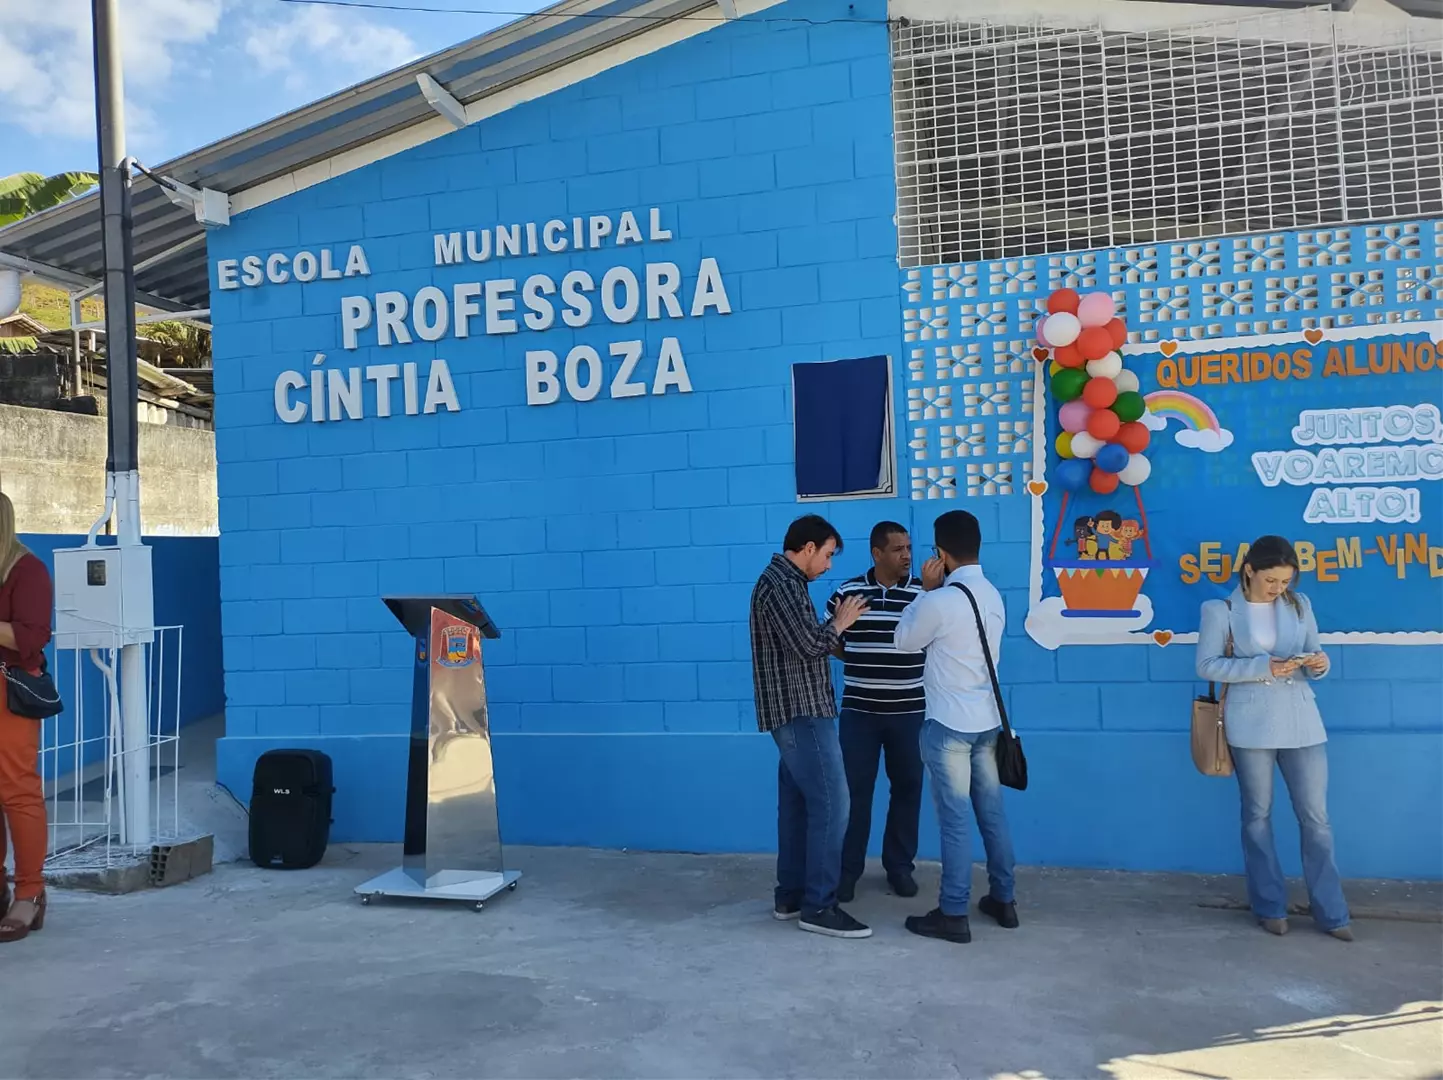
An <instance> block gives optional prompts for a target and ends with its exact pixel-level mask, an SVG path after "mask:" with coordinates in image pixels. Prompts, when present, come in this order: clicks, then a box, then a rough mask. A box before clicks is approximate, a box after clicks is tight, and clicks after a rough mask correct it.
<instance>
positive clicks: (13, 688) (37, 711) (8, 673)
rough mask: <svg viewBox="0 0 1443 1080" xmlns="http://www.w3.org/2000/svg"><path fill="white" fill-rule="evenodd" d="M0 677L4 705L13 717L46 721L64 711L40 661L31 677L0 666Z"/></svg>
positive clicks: (2, 664) (63, 706) (1, 664)
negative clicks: (38, 669)
mask: <svg viewBox="0 0 1443 1080" xmlns="http://www.w3.org/2000/svg"><path fill="white" fill-rule="evenodd" d="M0 677H3V678H4V680H5V703H6V705H7V706H9V708H10V711H11V712H13V713H14V714H15V715H16V716H23V717H25V718H26V719H27V720H48V719H49V718H50V717H52V716H58V715H59V714H60V713H62V712H64V711H65V703H64V702H63V701H61V700H60V691H59V690H58V689H56V687H55V680H54V679H52V678H51V677H50V672H49V671H48V670H47V669H46V664H45V660H44V658H43V657H42V658H41V660H40V674H39V675H32V674H30V672H28V671H26V670H24V669H23V668H18V667H11V666H10V665H9V664H4V663H0Z"/></svg>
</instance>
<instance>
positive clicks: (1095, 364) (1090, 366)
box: [1087, 352, 1122, 393]
mask: <svg viewBox="0 0 1443 1080" xmlns="http://www.w3.org/2000/svg"><path fill="white" fill-rule="evenodd" d="M1087 373H1088V374H1089V375H1091V376H1092V377H1093V378H1094V379H1115V378H1117V377H1118V376H1119V375H1120V374H1122V357H1120V356H1118V355H1117V353H1115V352H1110V353H1108V354H1107V355H1106V356H1104V357H1103V358H1102V359H1101V360H1089V361H1088V362H1087ZM1117 390H1118V393H1122V387H1120V386H1119V387H1118V388H1117Z"/></svg>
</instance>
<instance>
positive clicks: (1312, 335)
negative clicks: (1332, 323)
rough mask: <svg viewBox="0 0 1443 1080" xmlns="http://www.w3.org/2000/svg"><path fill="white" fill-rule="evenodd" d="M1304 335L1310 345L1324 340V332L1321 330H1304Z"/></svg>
mask: <svg viewBox="0 0 1443 1080" xmlns="http://www.w3.org/2000/svg"><path fill="white" fill-rule="evenodd" d="M1303 337H1305V338H1307V339H1308V344H1309V345H1316V344H1317V343H1318V342H1320V341H1322V340H1323V332H1322V331H1321V330H1304V331H1303Z"/></svg>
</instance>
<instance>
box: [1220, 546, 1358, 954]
mask: <svg viewBox="0 0 1443 1080" xmlns="http://www.w3.org/2000/svg"><path fill="white" fill-rule="evenodd" d="M1238 574H1239V576H1240V577H1241V579H1242V580H1241V583H1240V584H1239V585H1238V587H1237V588H1236V589H1234V590H1233V594H1232V596H1230V597H1229V598H1228V599H1227V600H1209V601H1208V602H1207V603H1205V604H1203V606H1202V625H1201V627H1200V628H1199V630H1198V643H1197V673H1198V676H1199V678H1203V679H1207V680H1209V681H1210V682H1220V683H1224V684H1225V689H1226V691H1227V701H1226V703H1225V704H1224V706H1223V724H1224V728H1225V730H1226V732H1227V739H1228V746H1229V747H1231V748H1232V756H1233V771H1234V772H1235V773H1236V775H1237V778H1238V791H1239V793H1240V794H1241V796H1242V811H1243V815H1242V816H1243V862H1244V865H1245V867H1246V869H1247V879H1248V901H1249V903H1250V904H1251V905H1252V909H1253V914H1254V915H1256V916H1257V918H1258V920H1259V921H1260V922H1261V923H1262V925H1263V927H1264V928H1265V929H1266V930H1268V931H1270V932H1271V933H1274V934H1286V933H1287V932H1288V886H1287V881H1286V879H1285V878H1284V877H1283V870H1282V867H1281V866H1279V865H1278V853H1277V851H1276V849H1275V848H1274V846H1273V827H1272V820H1271V816H1270V815H1271V813H1272V808H1273V774H1274V768H1275V766H1276V767H1277V768H1281V769H1282V772H1283V781H1284V782H1285V783H1286V784H1287V785H1288V796H1289V798H1290V799H1291V800H1292V803H1293V812H1294V813H1295V814H1296V815H1297V818H1298V825H1299V828H1300V830H1301V832H1302V840H1303V876H1304V878H1305V879H1306V881H1307V884H1308V898H1309V900H1310V901H1311V903H1312V912H1313V920H1314V922H1315V923H1316V924H1317V926H1318V928H1319V929H1321V930H1323V931H1325V932H1327V933H1329V934H1332V935H1333V936H1334V937H1335V938H1340V939H1341V940H1343V941H1351V940H1353V932H1352V930H1350V929H1349V927H1348V904H1347V901H1346V900H1344V899H1343V884H1342V881H1341V880H1340V878H1339V877H1338V867H1337V865H1336V864H1335V863H1334V861H1333V830H1332V827H1331V826H1330V825H1329V824H1328V806H1327V803H1328V755H1327V749H1326V745H1325V744H1326V742H1327V739H1328V735H1327V732H1325V731H1324V730H1323V718H1322V716H1320V715H1319V713H1318V704H1317V701H1316V700H1315V699H1314V697H1313V688H1312V686H1311V683H1312V682H1313V680H1315V679H1321V678H1322V677H1323V676H1324V675H1326V674H1327V673H1328V657H1327V656H1326V654H1324V652H1323V651H1322V648H1321V647H1320V644H1319V641H1318V623H1317V620H1315V619H1314V618H1313V608H1312V605H1311V604H1310V603H1308V598H1307V597H1306V596H1304V595H1302V594H1301V593H1298V592H1294V591H1293V584H1294V582H1295V581H1296V580H1297V576H1298V554H1297V552H1296V551H1294V550H1293V545H1292V544H1290V543H1288V541H1287V540H1285V539H1283V538H1282V537H1281V536H1262V537H1259V538H1258V539H1257V540H1256V541H1254V543H1253V545H1252V547H1250V548H1249V549H1248V553H1247V556H1246V557H1245V558H1244V559H1243V563H1242V565H1241V566H1240V567H1239V568H1238ZM1229 637H1231V641H1232V650H1231V651H1232V655H1231V656H1228V655H1227V653H1228V649H1227V645H1228V641H1229Z"/></svg>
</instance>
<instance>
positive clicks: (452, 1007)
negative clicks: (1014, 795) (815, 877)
mask: <svg viewBox="0 0 1443 1080" xmlns="http://www.w3.org/2000/svg"><path fill="white" fill-rule="evenodd" d="M395 858H396V851H395V849H393V848H381V847H344V846H336V847H333V848H332V850H331V852H330V854H329V855H328V857H327V861H326V862H325V863H324V864H323V865H322V866H320V867H318V868H316V869H314V870H310V871H302V872H295V873H284V872H278V871H269V872H265V871H260V870H256V869H254V868H252V867H249V866H248V865H240V864H229V865H222V866H219V867H217V869H216V871H215V873H213V874H212V875H209V876H207V877H204V878H201V879H198V880H196V881H193V882H190V883H187V884H185V885H181V886H177V887H174V888H172V889H168V890H163V891H152V892H145V893H139V894H132V895H129V896H121V897H107V896H98V895H91V894H84V893H75V892H59V891H57V892H55V893H54V894H53V899H52V907H51V915H50V923H49V925H48V926H47V927H46V929H45V930H44V932H43V933H41V934H38V935H36V936H34V937H32V938H31V939H29V940H27V941H25V942H22V943H19V944H17V945H13V946H8V947H4V948H3V949H0V980H3V985H4V987H5V989H6V993H5V994H4V1004H3V1014H0V1015H3V1017H4V1022H3V1028H4V1030H3V1033H0V1076H3V1077H26V1078H31V1077H35V1078H39V1077H95V1076H107V1077H285V1078H288V1080H293V1078H298V1077H383V1076H384V1077H407V1078H412V1077H414V1078H431V1077H450V1076H473V1077H481V1076H527V1077H613V1076H615V1077H622V1076H646V1077H743V1076H746V1077H769V1076H796V1077H841V1076H859V1077H862V1076H868V1077H871V1076H875V1077H954V1076H958V1077H988V1078H1010V1077H1027V1078H1053V1080H1056V1078H1064V1077H1069V1078H1070V1077H1099V1076H1108V1077H1117V1078H1122V1080H1130V1078H1134V1077H1145V1076H1146V1077H1152V1076H1158V1077H1199V1076H1208V1077H1271V1078H1276V1077H1328V1078H1337V1077H1417V1078H1427V1077H1439V1076H1443V1003H1440V1001H1439V998H1440V997H1443V986H1440V980H1443V925H1440V924H1439V923H1437V922H1414V921H1398V920H1391V919H1390V920H1381V919H1379V920H1372V919H1360V920H1359V921H1358V922H1357V923H1356V924H1355V926H1356V929H1357V933H1358V938H1359V940H1358V941H1357V942H1356V943H1354V944H1352V945H1345V944H1342V943H1340V942H1337V941H1334V940H1332V939H1330V938H1327V937H1324V936H1322V935H1320V934H1318V933H1316V932H1315V931H1313V930H1312V927H1311V924H1310V923H1309V922H1308V921H1307V920H1306V919H1302V920H1295V928H1294V932H1293V933H1292V934H1291V935H1289V936H1288V937H1285V938H1273V937H1270V936H1268V935H1266V934H1264V933H1263V932H1262V931H1261V930H1259V929H1257V928H1256V927H1255V926H1254V925H1252V923H1251V922H1250V920H1249V919H1248V918H1247V917H1246V916H1245V915H1243V914H1242V913H1239V912H1237V911H1231V910H1226V909H1222V908H1219V907H1216V906H1212V907H1209V906H1200V905H1208V904H1216V903H1218V902H1219V901H1220V900H1221V899H1222V898H1226V897H1233V898H1235V897H1236V893H1237V882H1235V881H1230V880H1228V879H1212V880H1208V879H1200V878H1188V877H1181V876H1153V875H1124V874H1091V873H1082V872H1058V871H1023V872H1022V873H1021V874H1020V875H1019V877H1020V883H1019V885H1020V898H1021V902H1022V908H1021V910H1022V918H1023V926H1022V929H1020V930H1018V931H1013V932H1008V931H1004V930H1001V929H1000V928H998V927H996V926H994V925H992V924H990V923H987V922H985V921H983V920H981V919H976V920H974V934H975V937H974V941H973V943H972V944H971V945H967V946H956V945H949V944H944V943H941V942H934V941H928V940H924V939H921V938H917V937H913V936H912V935H910V934H908V933H906V931H905V930H903V928H902V918H903V916H904V915H906V914H909V913H912V912H920V911H924V910H925V909H926V908H927V907H929V906H931V903H932V901H931V896H932V895H933V890H935V887H936V868H935V866H927V867H924V868H923V869H922V871H921V872H920V873H919V878H920V879H921V881H922V884H923V888H924V894H923V896H922V897H921V898H919V899H917V900H911V901H904V900H900V899H898V898H897V897H895V896H891V895H889V894H888V893H887V892H886V890H885V886H883V885H881V884H879V883H878V882H877V881H876V880H875V879H869V880H867V881H865V882H864V883H863V888H862V890H861V891H860V892H859V895H858V899H857V903H856V904H855V905H853V906H852V908H851V910H853V911H854V912H855V913H856V914H857V915H858V916H859V917H861V918H863V919H866V920H868V921H871V922H873V924H874V925H875V926H876V928H877V933H876V935H875V936H874V937H873V938H871V939H870V940H866V941H837V940H832V939H827V938H820V937H816V936H814V935H810V934H804V933H800V932H799V931H798V930H797V928H796V925H795V924H794V923H778V922H775V921H773V920H772V919H771V917H770V902H769V895H770V874H771V863H770V860H768V859H766V858H758V857H749V856H738V857H701V856H689V855H642V854H626V853H607V852H591V851H572V850H557V849H513V850H511V851H509V852H508V865H510V866H514V867H517V868H519V869H521V870H523V871H524V872H525V875H526V876H525V877H524V879H523V880H522V881H521V884H520V887H519V889H518V890H517V891H516V892H514V893H510V894H503V895H502V896H500V897H498V898H496V899H495V900H493V901H492V902H491V903H489V904H488V905H487V907H486V910H485V911H483V912H480V913H476V912H473V911H472V910H470V909H469V908H466V907H462V906H452V905H439V904H426V903H414V902H413V903H401V902H393V903H381V902H378V903H375V904H372V905H371V906H369V907H363V906H361V905H360V904H359V903H358V902H357V900H356V899H355V898H354V897H353V896H352V895H351V888H352V886H354V885H355V884H357V883H359V882H361V881H363V880H365V879H366V878H367V877H369V876H371V874H372V873H374V872H376V871H378V870H380V869H384V868H386V867H387V866H389V865H392V861H393V860H394V859H395ZM1362 891H1363V890H1361V889H1360V890H1359V892H1362ZM1437 896H1438V894H1437V890H1436V889H1425V890H1422V891H1421V893H1418V892H1415V893H1414V894H1413V896H1412V900H1411V902H1413V903H1414V905H1415V907H1416V906H1418V905H1419V904H1421V906H1422V908H1424V909H1427V908H1433V909H1434V912H1433V913H1434V915H1435V916H1436V906H1437ZM1420 898H1421V899H1420ZM1370 899H1371V900H1373V901H1375V902H1376V901H1377V897H1376V895H1375V896H1372V897H1371V898H1370V897H1369V896H1367V895H1355V903H1360V904H1366V903H1367V902H1368V901H1369V900H1370ZM1405 900H1406V897H1405ZM1404 906H1406V903H1405V905H1404ZM1424 913H1425V914H1426V911H1425V912H1424Z"/></svg>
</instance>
